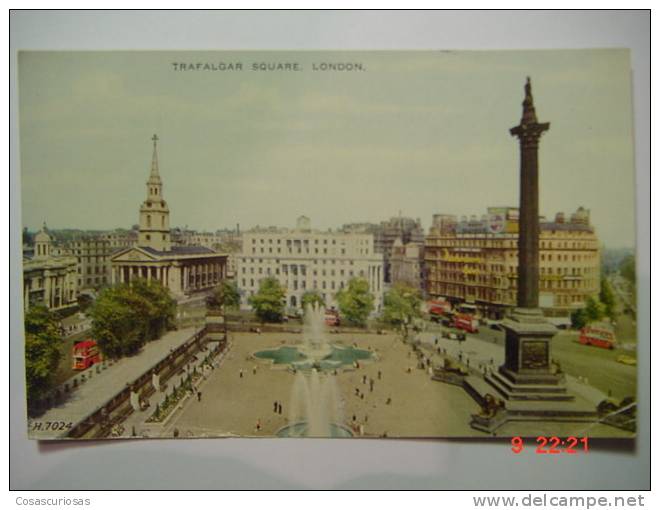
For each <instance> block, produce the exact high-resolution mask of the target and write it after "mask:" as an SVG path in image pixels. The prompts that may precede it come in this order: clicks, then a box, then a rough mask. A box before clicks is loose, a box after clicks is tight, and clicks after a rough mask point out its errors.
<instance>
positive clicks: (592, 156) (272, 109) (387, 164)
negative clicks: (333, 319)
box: [19, 50, 634, 247]
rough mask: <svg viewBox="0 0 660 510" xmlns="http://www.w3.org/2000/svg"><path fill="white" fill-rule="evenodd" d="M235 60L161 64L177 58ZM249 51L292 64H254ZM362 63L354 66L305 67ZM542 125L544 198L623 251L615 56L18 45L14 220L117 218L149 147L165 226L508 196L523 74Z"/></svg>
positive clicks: (474, 204) (624, 207)
mask: <svg viewBox="0 0 660 510" xmlns="http://www.w3.org/2000/svg"><path fill="white" fill-rule="evenodd" d="M220 61H222V62H242V63H243V69H244V70H243V71H241V72H230V71H225V72H221V71H207V72H204V71H174V70H173V66H172V63H173V62H191V63H195V62H209V63H217V62H220ZM252 62H298V63H299V64H300V66H302V68H303V71H300V72H257V71H251V70H249V67H250V65H251V63H252ZM315 62H316V63H319V62H361V63H362V64H363V65H364V67H365V69H366V70H364V71H361V72H360V71H357V72H315V71H312V63H315ZM527 75H529V76H531V77H532V86H533V94H534V99H535V103H536V109H537V114H538V117H539V120H540V121H547V122H550V123H551V127H550V131H549V132H548V133H546V134H545V135H544V136H543V138H542V141H541V149H540V172H541V177H540V183H541V184H540V186H541V196H540V208H541V213H542V214H545V215H547V216H554V213H555V212H557V211H564V212H566V213H570V212H572V211H574V210H575V209H576V208H577V207H578V206H580V205H582V206H584V207H586V208H588V209H590V210H591V212H592V222H593V224H594V225H595V226H596V229H597V232H598V234H599V236H600V238H601V240H602V241H603V242H604V243H606V244H607V245H608V246H612V247H618V246H633V245H634V195H633V184H634V182H633V179H634V172H633V145H632V113H631V105H630V97H631V90H630V66H629V57H628V52H627V51H625V50H593V51H585V50H579V51H534V52H514V51H508V52H378V53H374V52H291V53H285V52H222V53H221V52H197V53H193V52H180V53H173V52H121V53H120V52H108V53H99V52H88V53H82V52H70V53H44V52H29V53H21V54H20V57H19V98H20V130H21V133H20V134H21V139H20V143H21V156H22V175H21V179H22V190H23V195H22V198H23V223H24V225H26V226H28V227H30V228H32V229H34V228H36V227H38V226H39V225H40V224H41V222H42V221H43V220H46V221H47V222H48V224H49V226H50V227H53V228H63V227H71V228H103V229H105V228H114V227H128V226H130V225H132V224H134V223H137V220H138V208H139V205H140V203H141V202H142V200H144V198H145V193H146V191H145V186H144V183H145V181H146V179H147V176H148V173H149V166H150V158H151V142H150V138H151V136H152V134H153V133H158V135H159V137H160V140H161V142H160V145H159V159H160V170H161V176H162V178H163V182H164V195H165V198H166V200H167V201H168V203H169V205H170V210H171V224H172V225H173V226H184V225H188V226H189V227H190V228H196V229H200V230H202V229H206V230H215V229H216V228H220V227H225V226H227V227H229V226H234V225H235V224H236V223H240V224H241V227H242V228H249V227H251V226H253V225H256V224H261V225H279V226H292V225H293V224H294V222H295V218H296V217H297V216H298V215H300V214H305V215H307V216H309V217H311V218H312V222H313V226H314V227H318V228H327V227H336V226H339V225H341V224H342V223H347V222H353V221H375V222H378V221H381V220H383V219H386V218H388V217H390V216H394V215H397V214H398V212H399V210H401V211H402V212H403V214H404V215H406V216H413V217H419V218H421V220H422V223H423V225H424V227H425V228H428V226H429V224H430V221H431V215H432V214H433V213H438V212H443V213H455V214H459V215H461V214H477V215H481V214H483V213H485V209H486V207H488V206H490V205H517V203H518V164H519V161H518V145H517V140H516V139H515V138H513V137H511V136H510V135H509V132H508V130H509V128H510V127H512V126H514V125H516V124H517V123H518V121H519V119H520V114H521V102H522V99H523V85H524V81H525V76H527Z"/></svg>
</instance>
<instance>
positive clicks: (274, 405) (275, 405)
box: [273, 400, 277, 413]
mask: <svg viewBox="0 0 660 510" xmlns="http://www.w3.org/2000/svg"><path fill="white" fill-rule="evenodd" d="M273 412H274V413H276V412H277V400H276V401H275V402H273Z"/></svg>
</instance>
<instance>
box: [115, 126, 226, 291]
mask: <svg viewBox="0 0 660 510" xmlns="http://www.w3.org/2000/svg"><path fill="white" fill-rule="evenodd" d="M151 140H152V142H153V154H152V157H151V170H150V172H149V178H148V179H147V182H146V186H147V196H146V199H145V200H144V202H142V205H141V206H140V221H139V225H140V230H139V234H138V242H137V245H136V246H132V247H130V248H126V249H123V250H120V251H118V252H116V253H114V254H113V256H112V258H111V264H112V275H111V278H112V283H124V282H130V281H131V280H133V279H135V278H144V279H146V280H158V281H159V282H160V283H162V284H163V285H164V286H165V287H167V288H168V289H169V290H170V291H171V292H172V294H173V295H174V296H175V297H177V298H179V299H181V298H184V297H186V296H190V295H191V294H194V293H197V292H202V291H205V290H209V289H211V288H213V287H215V286H217V285H218V284H219V283H220V282H221V281H222V280H223V279H224V278H225V277H226V272H227V255H226V254H222V253H218V252H216V251H214V250H212V249H211V248H207V247H204V246H176V245H173V244H172V239H171V234H170V209H169V206H168V205H167V202H166V201H165V198H164V196H163V181H162V179H161V177H160V170H159V167H158V136H156V135H154V136H153V138H152V139H151Z"/></svg>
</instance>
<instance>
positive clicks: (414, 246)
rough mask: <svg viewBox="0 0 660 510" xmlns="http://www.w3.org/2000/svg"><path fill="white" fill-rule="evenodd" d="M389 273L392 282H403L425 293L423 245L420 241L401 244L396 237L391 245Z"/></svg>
mask: <svg viewBox="0 0 660 510" xmlns="http://www.w3.org/2000/svg"><path fill="white" fill-rule="evenodd" d="M390 273H391V279H392V284H396V283H405V284H407V285H410V286H411V287H414V288H416V289H419V290H420V291H422V292H423V293H425V292H426V280H425V276H424V245H423V244H420V243H407V244H403V242H401V240H400V239H397V240H396V241H395V242H394V245H393V246H392V255H391V257H390Z"/></svg>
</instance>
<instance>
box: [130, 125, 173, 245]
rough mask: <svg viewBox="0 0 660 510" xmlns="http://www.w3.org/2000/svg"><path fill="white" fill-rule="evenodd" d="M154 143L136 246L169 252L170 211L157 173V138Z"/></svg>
mask: <svg viewBox="0 0 660 510" xmlns="http://www.w3.org/2000/svg"><path fill="white" fill-rule="evenodd" d="M151 140H152V141H153V142H154V153H153V156H152V158H151V173H150V174H149V180H147V199H146V200H145V201H144V202H142V206H141V207H140V234H139V238H138V246H142V247H146V248H152V249H154V250H158V251H170V250H171V248H172V241H171V239H170V209H169V207H168V206H167V202H165V199H164V198H163V182H162V180H161V178H160V174H159V173H158V152H157V145H156V143H157V142H158V136H156V135H154V136H153V138H152V139H151Z"/></svg>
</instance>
